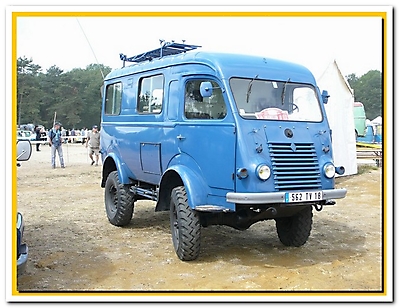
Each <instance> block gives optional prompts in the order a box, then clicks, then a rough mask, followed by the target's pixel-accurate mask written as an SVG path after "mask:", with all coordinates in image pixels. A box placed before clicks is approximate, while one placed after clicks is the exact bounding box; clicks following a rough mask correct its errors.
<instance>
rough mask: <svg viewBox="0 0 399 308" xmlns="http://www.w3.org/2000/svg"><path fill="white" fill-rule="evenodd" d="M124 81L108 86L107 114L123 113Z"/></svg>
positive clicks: (106, 97)
mask: <svg viewBox="0 0 399 308" xmlns="http://www.w3.org/2000/svg"><path fill="white" fill-rule="evenodd" d="M121 104H122V83H120V82H118V83H114V84H110V85H108V86H107V89H106V96H105V114H108V115H118V114H120V113H121Z"/></svg>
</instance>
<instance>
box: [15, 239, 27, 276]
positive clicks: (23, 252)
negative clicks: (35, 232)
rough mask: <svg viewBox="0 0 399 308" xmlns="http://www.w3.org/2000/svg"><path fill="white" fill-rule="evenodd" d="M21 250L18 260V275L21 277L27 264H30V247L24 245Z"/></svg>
mask: <svg viewBox="0 0 399 308" xmlns="http://www.w3.org/2000/svg"><path fill="white" fill-rule="evenodd" d="M19 249H20V252H21V254H20V255H19V258H18V260H17V274H18V275H21V274H23V273H24V272H25V268H26V264H27V263H28V246H27V245H26V244H22V245H21V246H20V247H19Z"/></svg>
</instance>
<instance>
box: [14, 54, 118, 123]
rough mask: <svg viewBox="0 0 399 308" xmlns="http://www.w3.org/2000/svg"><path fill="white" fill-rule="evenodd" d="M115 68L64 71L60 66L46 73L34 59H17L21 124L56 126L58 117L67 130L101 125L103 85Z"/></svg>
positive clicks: (91, 67) (18, 102)
mask: <svg viewBox="0 0 399 308" xmlns="http://www.w3.org/2000/svg"><path fill="white" fill-rule="evenodd" d="M110 71H111V68H110V67H108V66H104V65H97V64H90V65H88V66H87V67H86V68H85V69H81V68H75V69H73V70H71V71H68V72H64V71H63V70H62V69H61V68H59V67H57V66H56V65H53V66H51V67H50V68H49V69H47V70H46V72H45V73H44V72H42V68H41V66H40V65H38V64H35V63H33V60H32V59H27V58H26V57H23V58H22V57H20V58H18V59H17V125H22V124H29V123H32V124H34V125H44V126H45V127H46V128H51V127H52V126H53V121H54V116H55V114H56V119H57V121H59V122H61V123H62V125H63V127H66V128H83V127H91V126H92V125H99V124H100V121H101V90H100V89H101V86H102V84H103V77H102V73H103V74H104V75H106V74H108V73H109V72H110Z"/></svg>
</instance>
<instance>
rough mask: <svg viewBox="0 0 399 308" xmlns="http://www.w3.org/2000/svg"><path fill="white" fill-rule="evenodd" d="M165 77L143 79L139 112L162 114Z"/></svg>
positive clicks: (138, 105) (140, 83)
mask: <svg viewBox="0 0 399 308" xmlns="http://www.w3.org/2000/svg"><path fill="white" fill-rule="evenodd" d="M163 83H164V77H163V75H156V76H151V77H144V78H141V79H140V81H139V96H138V104H137V111H138V112H139V113H144V114H148V113H161V111H162V101H163Z"/></svg>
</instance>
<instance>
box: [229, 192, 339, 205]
mask: <svg viewBox="0 0 399 308" xmlns="http://www.w3.org/2000/svg"><path fill="white" fill-rule="evenodd" d="M305 192H311V191H305ZM286 193H287V192H281V191H279V192H269V193H235V192H229V193H227V194H226V201H227V202H231V203H236V204H276V203H286V202H285V194H286ZM322 193H323V199H322V200H319V201H317V202H320V201H323V200H331V199H341V198H345V196H346V189H345V188H342V189H326V190H322ZM309 203H314V202H309Z"/></svg>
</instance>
